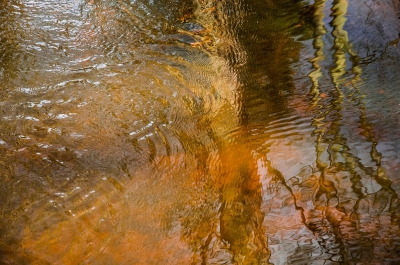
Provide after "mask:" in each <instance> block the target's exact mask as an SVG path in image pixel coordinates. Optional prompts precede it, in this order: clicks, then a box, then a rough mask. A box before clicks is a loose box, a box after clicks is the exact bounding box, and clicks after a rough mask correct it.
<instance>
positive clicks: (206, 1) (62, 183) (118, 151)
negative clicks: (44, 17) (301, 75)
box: [0, 0, 400, 264]
mask: <svg viewBox="0 0 400 265" xmlns="http://www.w3.org/2000/svg"><path fill="white" fill-rule="evenodd" d="M0 1H1V0H0ZM86 2H87V3H88V5H86V6H85V5H82V6H81V7H82V10H81V14H80V15H77V14H75V18H74V19H77V20H74V21H73V22H74V23H70V25H69V26H68V27H69V30H68V32H67V33H68V34H67V35H68V36H64V37H70V38H72V39H67V40H68V41H71V44H73V45H76V46H73V47H71V48H69V49H68V53H70V54H72V55H71V57H68V60H66V61H65V62H64V64H63V67H66V66H65V65H69V66H70V68H71V69H72V70H71V69H69V68H68V67H67V68H68V69H67V70H65V71H66V73H64V72H63V74H58V75H57V77H54V76H50V77H48V76H47V75H46V76H45V77H40V78H39V77H38V79H34V80H33V81H32V83H30V84H31V86H30V87H29V88H25V87H22V88H21V89H20V90H19V91H11V92H10V93H9V94H8V95H7V97H4V98H1V105H0V107H1V111H3V113H4V119H2V120H1V121H2V123H1V126H0V127H1V130H0V131H1V132H0V154H1V155H2V158H1V160H0V174H1V175H2V176H5V177H3V179H2V190H1V191H2V195H1V196H2V197H1V198H2V199H3V198H5V200H4V201H6V202H5V203H4V202H3V203H2V204H0V206H1V209H0V217H1V219H0V232H1V237H0V239H1V241H0V255H2V256H4V257H0V263H1V262H4V263H11V264H12V263H14V264H16V263H18V264H81V263H88V264H308V263H316V264H317V263H318V264H319V263H321V264H322V263H327V262H331V263H332V264H338V263H344V264H347V263H357V262H361V263H363V262H364V263H365V262H369V261H370V260H372V259H373V258H375V257H378V258H376V259H377V260H379V258H382V257H383V258H385V257H391V256H390V254H388V253H387V249H385V248H387V247H391V245H394V244H396V243H397V241H396V240H397V239H396V238H395V237H396V236H397V233H393V231H397V230H399V224H398V216H399V209H400V208H399V200H398V196H397V194H396V192H395V190H394V188H393V187H392V185H393V183H392V182H391V181H389V180H388V179H387V176H386V174H385V170H384V168H383V166H382V164H381V163H382V154H381V153H379V152H378V150H377V139H376V137H375V133H376V132H375V128H374V124H373V123H372V122H371V121H370V120H369V119H368V117H367V114H366V112H367V109H366V103H365V101H364V94H363V92H362V91H361V89H360V88H359V86H360V84H361V80H360V75H361V74H362V71H361V67H360V65H359V58H358V55H357V54H356V53H355V52H354V51H353V49H352V44H351V43H350V41H349V36H348V35H349V33H348V32H347V31H346V30H345V23H346V13H347V8H348V4H349V3H348V1H345V0H334V1H326V0H317V1H315V3H314V4H313V5H309V6H304V4H303V3H302V1H289V0H287V1H286V0H285V1H277V0H268V1H265V0H250V1H235V0H224V1H213V0H199V1H197V2H198V7H197V10H194V8H195V7H194V6H193V3H191V1H186V0H185V1H172V2H171V1H168V3H166V2H165V1H164V2H163V1H152V3H151V4H149V3H148V2H146V1H135V3H133V2H129V1H122V0H119V1H111V0H110V1H86ZM0 3H1V4H3V2H0ZM50 3H51V1H50ZM53 4H55V2H54V3H53ZM55 6H56V5H55ZM56 7H57V6H56ZM329 7H330V8H329ZM9 8H10V9H11V7H9ZM85 8H87V9H85ZM68 10H70V9H68ZM83 10H86V11H85V12H84V11H83ZM299 10H303V11H300V12H299ZM304 10H306V11H304ZM328 10H329V11H328ZM28 11H29V10H28ZM53 11H54V10H53ZM35 12H36V13H35ZM54 12H55V11H54ZM308 12H311V13H312V14H311V15H310V14H309V13H308ZM325 12H331V13H330V16H331V17H332V21H331V22H330V23H329V25H328V24H325V23H326V22H325V20H326V19H327V15H326V14H325ZM40 14H42V10H40V11H38V10H36V11H35V10H34V11H32V13H31V14H30V13H28V14H26V16H27V18H29V16H38V17H40ZM305 14H307V15H310V16H311V17H312V19H311V20H310V21H308V22H310V23H311V24H312V25H313V27H314V31H313V33H314V36H313V40H312V41H313V42H312V47H313V48H314V50H315V52H314V58H312V59H311V60H309V62H311V65H312V67H313V69H312V70H311V71H310V73H309V74H308V76H309V78H310V80H311V96H312V98H311V99H309V100H307V99H306V98H305V97H304V98H303V95H304V94H305V93H304V91H301V93H300V95H299V94H296V93H298V91H299V90H301V89H303V88H305V87H306V86H307V85H303V86H302V85H300V87H301V88H300V89H298V88H297V86H298V84H297V80H296V79H294V74H295V72H296V71H298V68H301V66H299V63H302V62H303V61H301V58H299V57H300V56H299V55H300V53H301V51H302V50H301V49H302V46H305V45H306V44H304V43H302V42H301V41H302V40H301V39H300V40H299V39H298V38H300V37H302V38H306V36H307V27H308V26H310V25H304V24H302V19H304V18H302V17H301V16H304V15H305ZM85 16H86V18H87V19H84V21H81V20H80V19H81V18H82V17H85ZM11 20H16V18H14V17H12V16H11ZM306 20H307V19H306ZM0 21H2V22H3V21H6V22H7V21H8V20H7V19H4V20H3V18H1V17H0ZM21 21H23V20H22V19H21ZM78 22H79V23H78ZM303 22H304V21H303ZM49 23H50V22H49ZM80 23H83V24H84V26H82V27H81V24H80ZM185 23H186V24H185ZM198 23H199V24H198ZM50 24H51V23H50ZM0 26H1V25H0ZM203 27H204V28H203ZM188 28H189V29H188ZM57 29H58V28H57ZM74 30H75V31H74ZM56 32H58V31H56ZM74 32H75V33H74ZM176 33H179V34H182V35H179V37H182V39H184V37H187V38H189V39H190V38H191V41H186V42H185V41H182V40H181V39H179V38H177V37H176ZM74 34H75V35H74ZM75 37H76V38H75ZM331 37H333V39H331ZM197 38H198V40H200V41H201V43H198V42H193V41H192V40H197ZM88 44H91V47H93V49H87V48H85V49H83V50H80V49H82V46H85V45H88ZM40 45H42V44H40ZM192 46H194V47H192ZM330 48H332V49H330ZM0 49H3V46H1V47H0ZM17 50H18V49H16V50H15V51H14V52H15V53H16V54H18V53H20V51H17ZM97 53H99V54H97ZM55 54H57V56H60V57H63V56H68V54H65V53H64V52H63V51H60V54H59V53H58V51H55ZM13 56H14V55H13ZM4 58H5V57H4ZM0 59H2V58H0ZM37 60H38V61H39V62H42V61H43V60H45V58H44V57H40V56H38V57H37ZM11 61H12V60H11V59H9V58H8V59H7V61H5V62H6V63H7V64H10V63H11ZM2 62H3V61H2ZM41 66H42V67H45V66H46V65H45V64H43V65H41ZM18 67H19V66H18ZM53 67H54V66H53V65H51V66H50V67H49V68H48V69H45V70H46V71H49V72H51V71H53V70H54V69H53ZM11 71H12V72H18V69H12V70H11ZM10 78H11V79H10V80H14V79H13V78H16V79H18V77H14V76H12V75H10ZM45 78H47V79H49V81H46V82H48V83H46V85H44V88H45V89H43V90H39V92H37V91H36V92H35V91H34V92H32V90H35V89H33V88H32V87H33V84H34V83H37V82H38V80H39V79H45ZM326 80H328V82H327V81H326ZM14 81H15V80H14ZM300 81H301V80H300ZM300 81H299V83H300ZM17 82H18V81H17ZM28 83H29V82H28ZM305 83H306V82H305ZM2 89H3V87H2ZM27 91H28V92H27ZM299 102H300V103H303V105H301V104H300V106H296V104H297V103H299ZM310 105H311V107H310V108H308V107H309V106H310ZM310 116H311V117H310ZM310 125H311V126H313V128H310ZM349 128H350V129H349ZM349 131H350V132H349ZM354 132H355V133H354ZM351 137H353V138H355V139H356V141H355V142H356V144H358V145H361V147H359V146H355V145H354V143H353V142H354V141H353V142H352V141H351V139H350V138H351ZM357 148H358V149H357ZM358 150H363V151H362V152H359V151H358ZM365 150H367V151H365ZM392 234H395V235H392ZM371 238H372V239H373V240H376V241H377V242H373V241H372V240H371ZM392 243H393V244H392ZM385 251H386V252H385ZM374 255H375V256H374ZM383 258H382V259H383ZM382 259H381V260H382Z"/></svg>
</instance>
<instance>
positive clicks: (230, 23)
mask: <svg viewBox="0 0 400 265" xmlns="http://www.w3.org/2000/svg"><path fill="white" fill-rule="evenodd" d="M199 2H200V3H199V9H198V14H199V16H200V21H202V22H203V23H204V24H205V25H206V27H209V28H210V27H213V29H214V32H213V33H214V34H215V35H216V38H217V43H218V44H219V45H217V49H218V50H219V53H220V54H221V55H222V57H223V58H224V59H225V60H226V62H227V64H228V65H229V68H230V69H231V70H230V71H231V72H232V75H233V76H235V77H236V78H237V82H238V84H237V86H236V88H235V91H234V92H235V106H234V107H235V115H237V117H238V118H237V123H236V121H235V119H232V120H228V121H230V122H231V123H233V125H234V126H233V127H232V124H231V126H229V127H228V128H229V129H230V131H226V132H224V133H223V134H222V135H220V136H218V135H217V137H222V138H225V139H224V141H223V144H222V143H221V144H220V145H219V148H218V160H219V163H218V165H219V166H220V167H221V169H220V170H217V171H216V173H217V174H218V175H217V176H215V177H217V181H216V182H217V183H220V185H221V186H220V187H219V192H220V198H219V200H220V207H219V208H218V214H217V218H218V219H217V220H218V221H217V222H216V223H215V224H214V225H213V227H214V229H215V230H214V232H211V233H210V234H209V236H208V238H207V239H206V240H205V241H204V243H202V244H203V245H202V246H201V247H200V248H201V249H202V251H201V253H202V254H201V260H202V264H213V263H215V262H217V261H218V257H217V256H218V255H217V253H223V251H222V252H221V250H220V252H214V251H213V250H212V249H213V248H216V246H215V245H216V244H217V243H216V242H220V243H219V244H221V245H220V248H222V249H224V248H226V249H227V250H228V252H229V253H230V255H231V256H232V258H231V261H230V262H234V263H236V264H267V263H269V261H268V259H269V256H270V250H269V247H268V242H267V238H266V234H265V227H264V225H263V220H264V217H265V214H264V212H263V211H262V210H261V205H262V189H261V182H260V176H261V175H260V174H261V173H260V172H262V171H264V170H265V168H266V167H265V165H264V162H263V156H264V155H263V154H259V153H258V150H259V148H260V146H261V145H262V144H263V141H266V139H267V138H266V137H267V136H265V137H260V138H259V139H257V138H252V133H253V134H254V135H257V134H260V133H261V134H263V132H262V129H263V128H262V126H263V124H265V123H266V122H267V121H268V116H269V115H270V114H272V113H274V112H285V111H286V102H285V100H286V96H287V95H288V94H290V92H291V90H292V89H293V87H294V85H293V80H292V78H291V69H290V63H291V62H293V61H296V60H297V58H298V52H299V48H300V44H299V43H296V42H295V41H294V39H293V36H291V35H290V34H291V31H292V30H293V27H292V26H293V25H294V24H295V23H296V22H297V21H298V19H299V17H298V14H299V12H298V11H299V9H300V7H301V5H300V4H294V5H293V3H292V2H290V3H289V1H287V2H286V1H283V2H282V1H280V2H278V1H276V2H275V1H274V2H272V1H267V2H265V1H250V2H249V1H245V2H242V1H222V2H212V1H199ZM283 14H284V15H283ZM228 117H229V116H228ZM228 117H225V119H227V118H228ZM221 125H222V124H217V125H216V126H221ZM231 128H232V129H231ZM225 135H226V136H225ZM267 170H268V169H267ZM214 222H215V221H214ZM198 229H201V228H200V227H199V228H198ZM196 233H198V232H196ZM199 243H200V242H199ZM219 258H220V260H221V261H220V262H222V261H223V260H224V262H227V260H229V259H230V258H229V254H227V253H225V254H224V255H222V254H220V255H219Z"/></svg>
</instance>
